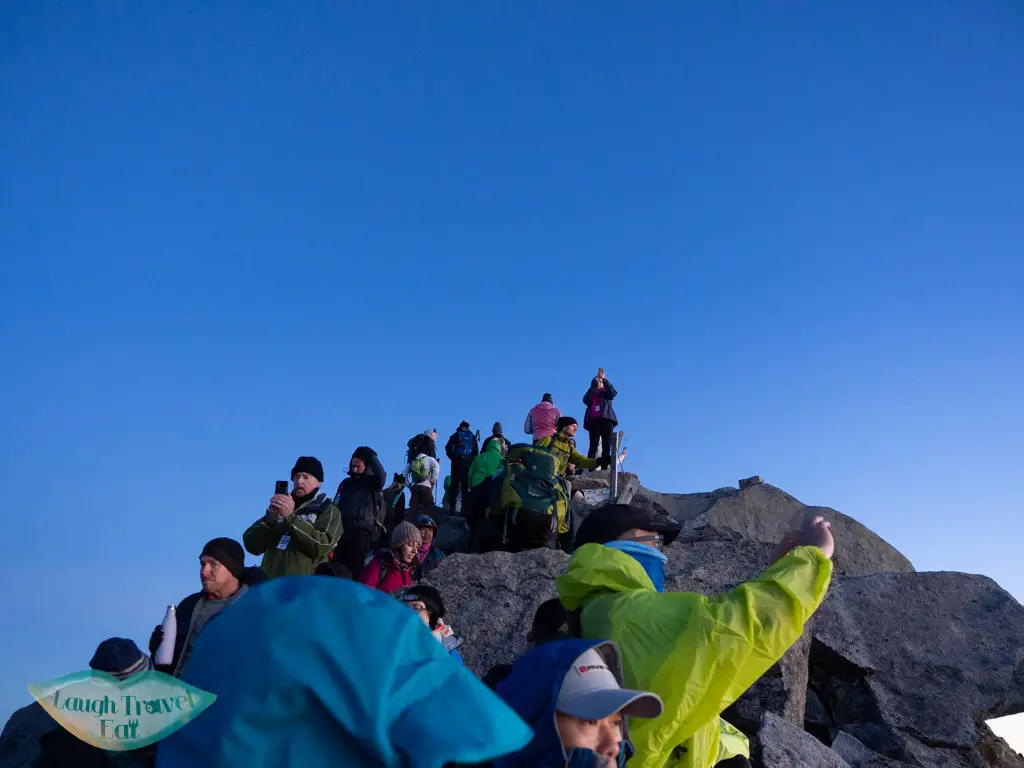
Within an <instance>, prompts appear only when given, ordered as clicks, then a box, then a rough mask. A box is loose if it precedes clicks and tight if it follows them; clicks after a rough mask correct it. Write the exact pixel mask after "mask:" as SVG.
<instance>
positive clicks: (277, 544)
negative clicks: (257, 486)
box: [242, 456, 342, 579]
mask: <svg viewBox="0 0 1024 768" xmlns="http://www.w3.org/2000/svg"><path fill="white" fill-rule="evenodd" d="M323 481H324V467H323V464H321V463H320V460H319V459H317V458H315V457H313V456H300V457H299V459H298V460H297V461H296V462H295V466H294V467H292V492H291V493H290V494H289V493H288V483H286V482H285V481H283V480H279V481H278V482H277V485H276V486H275V488H274V491H275V492H274V495H273V496H272V497H271V499H270V504H269V505H268V506H267V511H266V512H265V513H264V514H263V516H262V517H261V518H260V519H259V520H257V521H256V522H255V523H253V524H252V525H250V526H249V529H248V530H247V531H246V532H245V534H244V535H243V536H242V543H243V544H244V545H245V549H246V551H248V552H249V553H250V554H253V555H263V563H262V564H261V566H260V567H261V568H263V572H264V573H265V574H266V575H267V578H268V579H275V578H277V577H278V576H308V575H310V574H312V573H313V571H314V570H316V567H317V566H318V565H320V563H322V562H324V561H326V560H327V557H328V555H330V553H331V551H332V550H333V549H334V548H335V546H337V544H338V540H339V539H340V538H341V531H342V527H341V512H339V511H338V508H337V507H336V506H335V505H334V504H333V503H332V502H331V497H330V496H328V495H327V494H326V493H322V492H321V491H320V485H321V483H323Z"/></svg>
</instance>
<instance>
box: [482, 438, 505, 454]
mask: <svg viewBox="0 0 1024 768" xmlns="http://www.w3.org/2000/svg"><path fill="white" fill-rule="evenodd" d="M484 453H496V454H498V455H499V456H500V455H501V441H500V440H491V442H489V443H488V444H487V445H486V446H484Z"/></svg>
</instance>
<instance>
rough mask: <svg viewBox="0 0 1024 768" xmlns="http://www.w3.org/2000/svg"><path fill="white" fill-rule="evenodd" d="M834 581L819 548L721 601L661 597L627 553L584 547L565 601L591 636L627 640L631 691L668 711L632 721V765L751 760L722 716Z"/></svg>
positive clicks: (623, 644)
mask: <svg viewBox="0 0 1024 768" xmlns="http://www.w3.org/2000/svg"><path fill="white" fill-rule="evenodd" d="M831 578H832V561H831V560H829V559H828V558H827V557H825V555H824V553H822V551H821V550H820V549H818V548H817V547H797V548H796V549H794V550H793V551H792V552H790V553H789V554H788V555H786V556H785V557H783V558H781V559H780V560H779V561H778V562H776V563H774V564H773V565H772V566H771V567H770V568H769V569H768V570H767V571H765V572H764V573H763V574H762V575H761V576H759V577H758V578H756V579H752V580H750V581H748V582H745V583H743V584H740V585H739V586H738V587H736V588H735V589H733V590H732V591H731V592H727V593H725V594H722V595H717V596H715V597H705V596H704V595H698V594H693V593H689V592H657V591H656V590H655V589H654V584H652V583H651V579H650V577H648V575H647V573H646V572H645V571H644V569H643V568H642V567H641V566H640V564H639V563H638V562H637V561H636V560H634V559H633V558H632V557H630V556H629V555H627V554H625V553H624V552H620V551H618V550H616V549H612V548H611V547H605V546H601V545H600V544H585V545H584V546H582V547H580V548H579V549H578V550H577V551H576V553H575V554H574V555H573V557H572V560H571V561H570V562H569V568H568V570H567V571H566V573H565V574H563V575H562V576H559V577H558V581H557V586H558V596H559V598H561V601H562V603H563V605H565V607H566V608H568V609H569V610H571V611H575V610H577V609H579V608H582V609H583V612H582V614H581V617H580V623H581V629H582V633H583V637H584V638H586V639H594V640H598V639H600V640H613V641H615V642H616V643H618V645H619V648H620V649H621V651H622V661H623V667H624V671H625V676H626V686H627V687H628V688H632V689H634V690H640V691H652V692H653V693H656V694H658V695H659V696H660V697H661V700H662V702H664V705H665V711H664V713H663V714H662V715H661V717H658V718H655V719H653V720H643V719H638V718H632V719H631V720H630V723H629V728H630V733H631V734H632V740H633V743H634V745H635V746H636V750H637V752H636V756H635V757H634V758H633V759H632V760H631V761H630V763H629V766H630V768H661V766H673V768H675V767H677V766H678V767H679V768H710V766H713V765H714V764H715V763H716V762H718V761H719V760H723V759H725V758H727V757H730V756H732V755H735V754H744V755H748V754H749V747H748V746H747V744H746V743H745V739H743V738H742V734H739V732H738V731H737V730H736V729H735V728H733V727H732V726H730V725H729V724H728V723H726V722H724V721H722V720H720V718H719V713H720V712H721V711H722V710H724V709H725V708H726V707H728V706H729V705H730V704H732V703H733V702H734V701H735V700H736V699H737V698H739V696H740V694H742V693H743V692H744V691H745V690H747V688H749V687H750V686H751V685H752V684H753V683H754V681H755V680H757V678H759V677H760V676H761V675H763V674H764V673H765V672H766V671H767V670H768V668H769V667H771V666H772V665H773V664H774V663H775V662H776V661H778V660H779V658H781V657H782V655H783V654H784V653H785V652H786V651H787V650H788V649H789V647H790V646H791V645H793V643H795V642H796V641H797V639H798V638H799V637H800V635H801V633H802V632H803V628H804V623H805V622H806V621H807V620H808V619H809V618H810V617H811V615H812V614H813V613H814V611H815V610H817V608H818V606H819V605H820V604H821V601H822V600H823V599H824V597H825V593H826V591H827V590H828V585H829V581H830V580H831ZM720 735H721V739H720ZM720 741H721V744H720Z"/></svg>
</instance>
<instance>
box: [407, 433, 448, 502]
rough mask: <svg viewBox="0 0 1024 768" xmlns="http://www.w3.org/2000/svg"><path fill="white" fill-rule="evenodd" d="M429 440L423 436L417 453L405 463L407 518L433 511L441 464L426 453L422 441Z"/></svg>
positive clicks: (426, 441)
mask: <svg viewBox="0 0 1024 768" xmlns="http://www.w3.org/2000/svg"><path fill="white" fill-rule="evenodd" d="M428 442H430V440H429V438H427V437H424V438H423V440H422V441H421V443H420V445H419V446H418V453H417V454H416V456H415V457H413V458H411V459H410V460H409V463H408V464H406V465H405V476H406V477H407V478H408V479H409V493H410V494H411V496H410V501H409V518H410V519H415V518H416V517H417V516H419V515H426V514H430V513H432V512H433V511H434V488H435V487H436V486H437V482H438V480H439V479H440V477H441V465H440V464H438V463H437V459H435V458H434V457H432V456H431V455H430V454H428V453H426V450H425V446H424V445H423V443H428Z"/></svg>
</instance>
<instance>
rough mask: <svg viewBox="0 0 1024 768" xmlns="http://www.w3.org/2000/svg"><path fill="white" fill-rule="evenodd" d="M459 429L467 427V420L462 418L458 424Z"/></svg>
mask: <svg viewBox="0 0 1024 768" xmlns="http://www.w3.org/2000/svg"><path fill="white" fill-rule="evenodd" d="M459 429H469V422H468V421H465V420H463V421H462V423H461V424H459Z"/></svg>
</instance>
